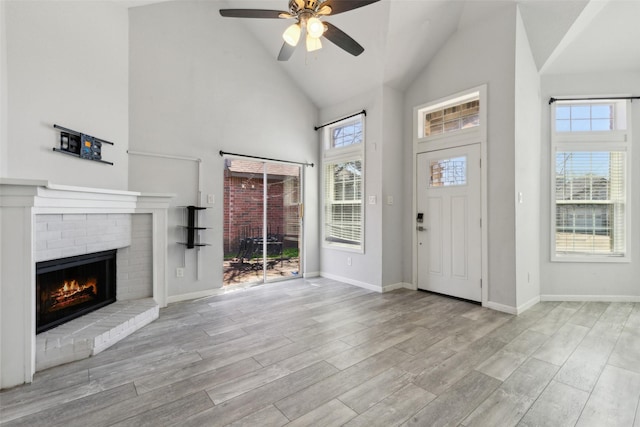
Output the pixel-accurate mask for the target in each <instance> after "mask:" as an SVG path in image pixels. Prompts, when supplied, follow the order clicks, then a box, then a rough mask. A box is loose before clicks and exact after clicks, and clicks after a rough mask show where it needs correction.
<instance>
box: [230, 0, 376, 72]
mask: <svg viewBox="0 0 640 427" xmlns="http://www.w3.org/2000/svg"><path fill="white" fill-rule="evenodd" d="M378 1H380V0H325V1H322V0H290V1H289V11H288V12H283V11H279V10H265V9H220V15H222V16H224V17H227V18H267V19H296V20H297V21H298V22H296V23H295V24H292V25H290V26H289V27H288V28H287V29H286V30H285V32H284V33H283V34H282V38H283V39H284V43H283V45H282V48H281V49H280V53H279V54H278V61H287V60H288V59H289V58H291V55H292V54H293V51H294V50H295V48H296V46H297V45H298V42H299V41H300V38H301V36H302V35H305V40H306V46H307V52H312V51H314V50H318V49H320V48H322V42H321V41H320V38H321V37H323V36H324V37H325V38H326V39H327V40H329V41H330V42H332V43H333V44H335V45H336V46H338V47H339V48H341V49H344V50H345V51H347V52H349V53H350V54H352V55H354V56H358V55H360V54H361V53H362V52H364V48H363V47H362V46H360V44H358V42H357V41H355V40H354V39H352V38H351V37H350V36H349V35H348V34H347V33H345V32H344V31H342V30H341V29H339V28H338V27H336V26H335V25H333V24H331V23H329V22H326V21H321V20H320V18H322V17H325V16H330V15H337V14H338V13H342V12H347V11H349V10H353V9H357V8H359V7H362V6H367V5H369V4H372V3H376V2H378Z"/></svg>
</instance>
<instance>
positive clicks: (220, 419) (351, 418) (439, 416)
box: [0, 278, 640, 427]
mask: <svg viewBox="0 0 640 427" xmlns="http://www.w3.org/2000/svg"><path fill="white" fill-rule="evenodd" d="M639 398H640V304H633V303H601V302H587V303H582V302H564V303H558V302H545V303H540V304H537V305H536V306H534V307H533V308H531V309H530V310H528V311H526V312H525V313H523V314H522V315H520V316H511V315H507V314H504V313H499V312H496V311H492V310H489V309H485V308H481V307H480V306H478V305H474V304H470V303H467V302H463V301H459V300H455V299H449V298H446V297H442V296H439V295H434V294H429V293H425V292H415V291H409V290H397V291H393V292H390V293H385V294H377V293H373V292H369V291H366V290H364V289H360V288H357V287H352V286H349V285H346V284H342V283H338V282H335V281H331V280H328V279H320V278H319V279H311V280H302V279H298V280H293V281H288V282H280V283H276V284H270V285H264V286H259V287H254V288H250V289H248V290H243V291H238V292H234V293H229V294H226V295H220V296H216V297H211V298H206V299H202V300H198V301H189V302H184V303H177V304H172V305H170V306H169V307H168V308H166V309H163V310H161V313H160V318H159V319H158V320H157V321H155V322H154V323H152V324H151V325H149V326H147V327H145V328H143V329H142V330H140V331H138V332H136V333H135V334H133V335H131V336H130V337H128V338H127V339H125V340H124V341H121V342H120V343H118V344H116V345H115V346H114V347H112V348H110V349H108V350H106V351H104V352H103V353H100V354H99V355H97V356H95V357H92V358H90V359H86V360H82V361H78V362H74V363H71V364H67V365H64V366H60V367H56V368H52V369H49V370H46V371H43V372H40V373H38V374H37V375H36V376H35V380H34V382H33V383H32V384H30V385H24V386H20V387H16V388H13V389H9V390H5V391H3V392H1V393H0V400H1V406H0V410H1V412H0V420H2V422H3V424H2V425H7V426H14V425H24V426H58V425H60V426H83V427H84V426H91V427H95V426H111V425H117V426H136V427H138V426H146V425H149V426H171V425H179V426H224V425H233V426H283V425H288V426H313V425H316V426H322V427H327V426H340V425H347V426H365V425H366V426H385V427H387V426H396V425H407V426H409V425H416V426H441V425H442V426H444V425H463V426H483V425H486V426H515V425H518V426H544V425H549V426H565V425H567V426H573V425H580V426H583V425H591V426H607V425H612V426H634V425H636V426H638V425H640V413H639V410H638V401H639ZM634 423H635V424H634Z"/></svg>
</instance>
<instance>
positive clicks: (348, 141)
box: [331, 120, 362, 148]
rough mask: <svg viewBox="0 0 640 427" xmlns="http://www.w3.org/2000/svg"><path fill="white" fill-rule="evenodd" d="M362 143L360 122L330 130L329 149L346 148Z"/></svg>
mask: <svg viewBox="0 0 640 427" xmlns="http://www.w3.org/2000/svg"><path fill="white" fill-rule="evenodd" d="M361 142H362V121H361V120H357V121H355V122H351V123H347V124H344V125H341V126H336V127H334V128H331V148H340V147H346V146H349V145H353V144H360V143H361Z"/></svg>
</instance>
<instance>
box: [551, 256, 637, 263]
mask: <svg viewBox="0 0 640 427" xmlns="http://www.w3.org/2000/svg"><path fill="white" fill-rule="evenodd" d="M551 262H564V263H605V264H629V263H630V262H631V257H629V255H628V254H627V255H625V256H599V255H555V256H552V257H551Z"/></svg>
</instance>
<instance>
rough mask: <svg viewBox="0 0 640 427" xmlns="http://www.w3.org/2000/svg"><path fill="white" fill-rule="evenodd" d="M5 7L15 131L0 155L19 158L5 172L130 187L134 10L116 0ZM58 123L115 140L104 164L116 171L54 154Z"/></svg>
mask: <svg viewBox="0 0 640 427" xmlns="http://www.w3.org/2000/svg"><path fill="white" fill-rule="evenodd" d="M3 7H5V15H4V19H5V21H6V22H5V24H6V44H7V45H6V47H7V50H6V59H7V67H6V77H3V78H6V84H7V87H8V93H7V92H5V91H3V96H2V98H3V99H5V98H7V99H8V101H6V102H8V110H7V113H6V114H7V121H6V123H7V124H8V127H7V130H6V132H7V135H6V139H5V140H3V141H0V143H1V144H2V151H1V152H0V154H2V157H3V158H5V159H7V158H10V159H11V161H8V160H7V162H6V164H4V167H3V169H2V175H4V176H6V177H10V178H31V179H48V180H50V181H51V182H53V183H56V184H68V185H79V186H86V187H101V188H112V189H121V190H124V189H126V188H127V181H128V179H127V171H128V165H127V163H128V162H127V156H126V150H127V148H128V72H127V70H128V18H127V8H126V7H125V6H123V5H122V4H121V3H120V2H112V1H91V2H77V1H66V2H62V1H55V2H53V1H14V0H8V1H5V2H3ZM3 70H4V68H3ZM3 75H4V73H3ZM3 89H4V87H3ZM54 123H55V124H59V125H61V126H65V127H68V128H71V129H74V130H78V131H82V132H85V133H87V134H90V135H93V136H97V137H99V138H102V139H105V140H108V141H112V142H114V143H115V144H116V145H115V146H113V147H112V146H105V147H103V159H104V160H108V161H112V162H114V163H115V166H109V165H106V164H100V163H97V162H91V161H87V160H82V159H78V158H74V157H71V156H66V155H64V154H60V153H55V152H53V151H52V148H53V147H54V146H57V145H59V132H58V131H57V130H55V129H53V127H52V126H53V124H54ZM3 132H4V131H3Z"/></svg>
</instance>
